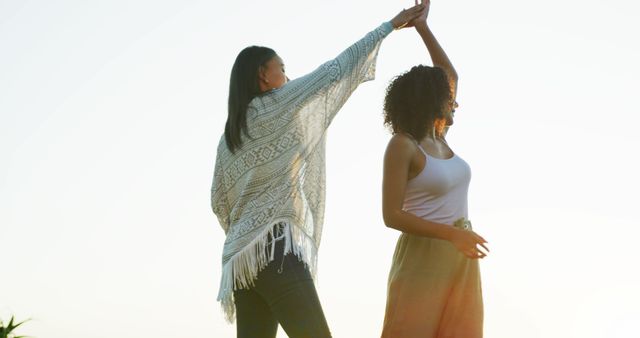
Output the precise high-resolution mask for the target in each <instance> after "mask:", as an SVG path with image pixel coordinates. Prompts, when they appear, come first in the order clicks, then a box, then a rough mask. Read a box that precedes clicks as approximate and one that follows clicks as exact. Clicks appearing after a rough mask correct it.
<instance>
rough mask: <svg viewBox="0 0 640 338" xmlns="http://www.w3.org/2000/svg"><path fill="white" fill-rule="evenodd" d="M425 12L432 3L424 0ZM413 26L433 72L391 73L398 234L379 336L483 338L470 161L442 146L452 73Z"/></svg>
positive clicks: (388, 176) (433, 43) (389, 169)
mask: <svg viewBox="0 0 640 338" xmlns="http://www.w3.org/2000/svg"><path fill="white" fill-rule="evenodd" d="M423 4H424V5H426V6H427V8H428V6H429V0H423ZM427 15H428V10H427V11H425V12H424V13H423V14H422V15H421V16H420V17H419V18H416V19H415V20H414V21H412V24H413V26H414V27H415V29H416V30H417V31H418V33H419V34H420V36H421V37H422V40H423V42H424V43H425V45H426V47H427V50H428V52H429V55H430V56H431V60H432V62H433V65H434V67H428V66H416V67H413V68H412V69H411V70H410V71H408V72H406V73H404V74H402V75H400V76H398V77H396V78H395V79H394V80H393V81H392V82H391V84H390V85H389V87H388V88H387V94H386V97H385V102H384V111H385V115H384V117H385V124H386V125H387V126H389V127H390V129H391V130H392V133H393V137H392V138H391V140H390V141H389V144H388V146H387V150H386V153H385V157H384V175H383V216H384V222H385V224H386V225H387V226H388V227H391V228H394V229H397V230H399V231H401V232H402V234H401V235H400V238H399V239H398V243H397V245H396V250H395V253H394V257H393V262H392V266H391V271H390V273H389V281H388V290H387V306H386V313H385V319H384V327H383V332H382V337H383V338H387V337H393V338H403V337H407V338H416V337H424V338H436V337H437V338H445V337H446V338H480V337H482V320H483V305H482V290H481V283H480V273H479V267H478V259H479V258H483V257H485V256H486V252H488V249H487V248H486V246H485V243H487V242H486V241H485V240H484V239H483V238H482V237H481V236H480V235H478V234H476V233H475V232H474V231H473V230H472V229H471V223H470V222H469V221H468V219H467V217H468V215H467V191H468V187H469V181H470V179H471V171H470V168H469V165H468V164H467V163H466V162H465V161H464V160H463V159H462V158H460V157H459V156H458V155H457V154H455V153H454V152H453V151H452V150H451V148H450V147H449V145H448V144H447V142H446V140H445V135H446V133H447V130H448V128H449V127H450V126H451V125H452V124H453V112H454V110H455V108H456V107H457V104H456V101H455V96H456V89H457V81H458V76H457V74H456V71H455V69H454V68H453V65H452V64H451V62H450V61H449V58H448V57H447V55H446V53H445V52H444V50H443V49H442V47H441V46H440V44H439V43H438V41H437V40H436V39H435V37H434V35H433V33H432V32H431V30H430V29H429V27H428V25H427V22H426V19H427Z"/></svg>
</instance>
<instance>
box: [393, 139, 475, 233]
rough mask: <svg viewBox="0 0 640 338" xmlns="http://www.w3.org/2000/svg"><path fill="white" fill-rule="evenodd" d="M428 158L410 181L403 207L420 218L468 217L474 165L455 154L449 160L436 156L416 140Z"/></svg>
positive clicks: (445, 220)
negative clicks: (468, 201)
mask: <svg viewBox="0 0 640 338" xmlns="http://www.w3.org/2000/svg"><path fill="white" fill-rule="evenodd" d="M416 145H417V146H418V148H419V149H420V151H421V152H422V153H423V154H424V156H425V157H426V161H425V165H424V168H423V169H422V171H421V172H420V173H419V174H418V176H416V177H414V178H412V179H410V180H409V181H408V182H407V187H406V192H405V196H404V204H403V209H404V210H405V211H407V212H410V213H412V214H414V215H416V216H418V217H420V218H423V219H427V220H429V221H432V222H437V223H442V224H453V223H454V222H455V221H456V220H458V219H460V218H461V217H464V218H466V219H468V214H467V213H468V210H467V209H468V205H467V193H468V191H469V182H470V181H471V168H470V167H469V165H468V164H467V162H465V161H464V160H463V159H462V158H460V157H458V155H456V154H453V157H451V158H448V159H440V158H435V157H433V156H431V155H429V154H427V152H426V151H425V150H424V149H423V148H422V147H421V146H420V145H419V144H417V142H416Z"/></svg>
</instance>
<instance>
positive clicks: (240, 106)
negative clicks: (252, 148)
mask: <svg viewBox="0 0 640 338" xmlns="http://www.w3.org/2000/svg"><path fill="white" fill-rule="evenodd" d="M275 56H276V52H275V51H273V49H271V48H267V47H260V46H251V47H247V48H245V49H243V50H242V51H241V52H240V54H238V56H237V57H236V61H235V63H234V64H233V68H232V69H231V80H230V81H229V108H228V116H227V123H226V125H225V128H224V137H225V141H226V142H227V147H228V148H229V150H230V151H231V152H232V153H233V152H235V150H237V149H238V148H240V147H241V146H242V135H244V136H246V137H250V135H249V132H248V131H247V107H248V106H249V102H251V100H253V98H255V97H256V96H258V95H260V85H259V82H258V81H259V80H258V74H259V71H260V67H263V66H265V64H266V63H267V62H268V61H269V60H271V59H272V58H273V57H275Z"/></svg>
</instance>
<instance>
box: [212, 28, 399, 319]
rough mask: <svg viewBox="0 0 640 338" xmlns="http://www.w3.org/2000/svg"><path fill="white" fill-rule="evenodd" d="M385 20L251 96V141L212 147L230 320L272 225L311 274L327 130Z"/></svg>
mask: <svg viewBox="0 0 640 338" xmlns="http://www.w3.org/2000/svg"><path fill="white" fill-rule="evenodd" d="M392 30H393V27H392V25H391V23H389V22H385V23H383V24H382V25H380V26H379V27H378V28H376V29H375V30H373V31H372V32H370V33H368V34H367V35H366V36H365V37H364V38H362V39H361V40H359V41H358V42H356V43H355V44H353V45H352V46H350V47H349V48H347V49H346V50H345V51H344V52H342V53H341V54H340V55H338V57H336V58H335V59H333V60H331V61H328V62H326V63H324V64H323V65H321V66H320V67H319V68H318V69H316V70H315V71H313V72H312V73H310V74H307V75H305V76H303V77H301V78H298V79H295V80H293V81H290V82H288V83H286V84H285V85H284V86H282V87H280V88H278V89H276V90H273V91H271V92H268V93H266V94H264V95H262V96H260V97H256V98H255V99H253V100H252V101H251V103H250V104H249V108H248V110H247V126H248V130H249V135H251V137H252V139H248V138H243V145H242V147H241V148H240V149H238V150H236V153H235V154H232V153H231V152H230V151H229V149H228V148H227V145H226V142H225V139H224V135H223V136H222V137H221V138H220V142H219V144H218V153H217V156H216V164H215V172H214V178H213V187H212V189H211V203H212V208H213V212H214V213H215V214H216V215H217V217H218V220H219V222H220V225H221V226H222V228H223V229H224V231H225V233H226V235H227V237H226V240H225V243H224V250H223V253H222V281H221V283H220V291H219V293H218V300H219V301H221V302H222V307H223V310H224V312H225V315H226V317H227V320H229V321H233V319H234V316H235V307H234V302H233V290H234V289H244V288H247V287H250V286H251V285H253V281H254V280H255V278H256V276H257V274H258V272H259V271H260V270H261V269H262V268H264V267H265V266H266V265H267V263H269V262H270V261H271V260H273V249H272V250H271V252H270V253H269V252H268V251H269V250H266V249H267V248H266V246H267V238H268V235H269V234H270V233H271V232H272V231H273V227H274V225H275V224H277V223H282V224H284V225H285V231H284V233H285V249H284V250H285V254H287V253H289V252H293V253H294V254H295V255H296V256H298V258H300V259H301V260H302V261H304V262H305V263H306V265H307V266H308V267H309V269H310V270H311V273H312V275H313V276H315V270H316V253H317V251H318V246H319V245H320V237H321V234H322V223H323V217H324V202H325V201H324V199H325V131H326V129H327V127H328V126H329V124H330V123H331V120H333V117H334V116H335V114H336V113H337V112H338V110H339V109H340V108H341V107H342V105H344V103H345V102H346V100H347V99H348V98H349V96H351V93H353V91H354V90H355V89H356V87H358V85H359V84H360V83H362V82H365V81H368V80H372V79H373V78H374V76H375V64H376V57H377V54H378V49H379V47H380V44H381V42H382V40H383V39H384V38H385V37H386V36H387V35H388V34H389V33H390V32H391V31H392Z"/></svg>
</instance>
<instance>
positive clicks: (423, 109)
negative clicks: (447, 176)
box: [384, 65, 451, 141]
mask: <svg viewBox="0 0 640 338" xmlns="http://www.w3.org/2000/svg"><path fill="white" fill-rule="evenodd" d="M450 101H451V90H450V87H449V81H448V79H447V74H446V73H445V72H444V70H442V68H438V67H429V66H422V65H419V66H415V67H413V68H411V70H409V71H408V72H405V73H403V74H400V75H398V76H397V77H395V78H394V79H393V80H391V83H390V84H389V86H388V87H387V93H386V96H385V98H384V124H385V126H387V127H389V128H390V129H391V131H392V133H393V134H397V133H405V134H409V135H411V136H412V137H413V138H414V139H415V140H417V141H421V140H422V139H423V138H424V137H425V136H427V135H436V136H437V137H440V136H442V134H443V132H444V129H445V128H446V117H447V109H448V108H449V106H450V105H449V102H450Z"/></svg>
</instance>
